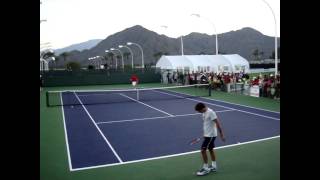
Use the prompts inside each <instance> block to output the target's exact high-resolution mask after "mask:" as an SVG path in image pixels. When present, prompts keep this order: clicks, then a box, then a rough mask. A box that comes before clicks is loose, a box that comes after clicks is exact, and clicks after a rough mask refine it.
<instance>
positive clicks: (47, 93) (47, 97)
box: [46, 91, 49, 107]
mask: <svg viewBox="0 0 320 180" xmlns="http://www.w3.org/2000/svg"><path fill="white" fill-rule="evenodd" d="M46 103H47V107H49V91H46Z"/></svg>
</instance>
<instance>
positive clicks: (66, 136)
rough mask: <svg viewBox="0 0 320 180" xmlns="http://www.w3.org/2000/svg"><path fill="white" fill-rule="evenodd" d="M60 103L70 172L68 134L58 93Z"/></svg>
mask: <svg viewBox="0 0 320 180" xmlns="http://www.w3.org/2000/svg"><path fill="white" fill-rule="evenodd" d="M60 101H61V105H62V106H61V111H62V120H63V128H64V134H65V136H64V137H65V140H66V146H67V154H68V163H69V169H70V170H72V162H71V157H70V150H69V141H68V133H67V128H66V122H65V121H66V120H65V117H64V108H63V100H62V93H60Z"/></svg>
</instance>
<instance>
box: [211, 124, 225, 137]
mask: <svg viewBox="0 0 320 180" xmlns="http://www.w3.org/2000/svg"><path fill="white" fill-rule="evenodd" d="M213 121H214V122H215V123H216V125H217V128H218V131H219V134H220V137H221V139H222V141H225V138H224V134H223V131H222V127H221V123H220V121H219V119H218V118H216V119H214V120H213Z"/></svg>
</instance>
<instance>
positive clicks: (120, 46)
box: [118, 45, 134, 69]
mask: <svg viewBox="0 0 320 180" xmlns="http://www.w3.org/2000/svg"><path fill="white" fill-rule="evenodd" d="M118 47H119V48H123V47H125V48H127V49H129V51H130V53H131V67H132V69H133V68H134V67H133V52H132V50H131V49H130V48H129V47H128V46H125V45H119V46H118Z"/></svg>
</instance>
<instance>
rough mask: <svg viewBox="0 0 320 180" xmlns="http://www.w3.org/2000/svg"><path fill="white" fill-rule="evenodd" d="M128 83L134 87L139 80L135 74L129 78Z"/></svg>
mask: <svg viewBox="0 0 320 180" xmlns="http://www.w3.org/2000/svg"><path fill="white" fill-rule="evenodd" d="M130 81H131V83H132V86H136V85H137V84H138V81H139V78H138V76H136V75H135V74H133V75H132V76H131V78H130Z"/></svg>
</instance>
